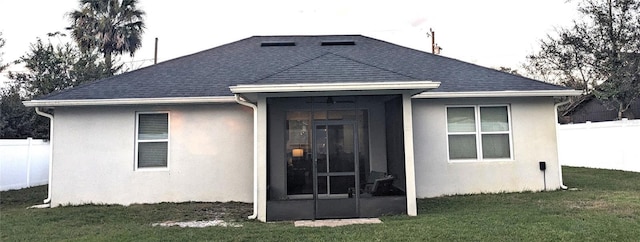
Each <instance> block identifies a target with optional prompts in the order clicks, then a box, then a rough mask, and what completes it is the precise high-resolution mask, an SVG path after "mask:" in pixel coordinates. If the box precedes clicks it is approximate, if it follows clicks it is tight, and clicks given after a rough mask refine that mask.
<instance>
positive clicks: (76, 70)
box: [9, 39, 110, 97]
mask: <svg viewBox="0 0 640 242" xmlns="http://www.w3.org/2000/svg"><path fill="white" fill-rule="evenodd" d="M16 62H17V63H24V64H25V67H26V68H27V69H28V70H29V72H26V73H12V72H10V73H9V78H11V79H14V80H16V81H17V82H18V83H19V85H20V87H22V88H24V90H25V92H26V97H37V96H42V95H46V94H49V93H52V92H55V91H60V90H64V89H67V88H70V87H74V86H77V85H79V84H81V83H83V82H87V81H91V80H96V79H100V78H103V77H107V76H110V71H109V69H108V68H107V67H106V66H105V64H104V63H101V62H100V61H99V59H98V57H97V56H96V54H90V53H81V52H80V51H78V50H77V48H75V47H74V46H73V45H71V44H69V43H66V44H62V45H57V46H54V45H53V44H51V42H48V43H46V44H45V43H43V41H42V40H41V39H38V40H37V41H36V43H34V44H32V45H31V50H30V52H29V53H27V54H26V55H25V56H22V57H20V59H19V60H18V61H16Z"/></svg>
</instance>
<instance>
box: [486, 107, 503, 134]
mask: <svg viewBox="0 0 640 242" xmlns="http://www.w3.org/2000/svg"><path fill="white" fill-rule="evenodd" d="M480 120H481V122H480V125H481V126H482V132H491V131H509V117H508V115H507V107H506V106H503V107H481V108H480Z"/></svg>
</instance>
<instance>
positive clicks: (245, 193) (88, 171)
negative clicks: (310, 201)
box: [51, 104, 253, 206]
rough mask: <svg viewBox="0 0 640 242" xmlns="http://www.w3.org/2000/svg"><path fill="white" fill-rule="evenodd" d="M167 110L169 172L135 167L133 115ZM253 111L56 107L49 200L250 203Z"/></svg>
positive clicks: (57, 202) (194, 107) (233, 107)
mask: <svg viewBox="0 0 640 242" xmlns="http://www.w3.org/2000/svg"><path fill="white" fill-rule="evenodd" d="M147 111H168V112H169V113H170V114H169V115H170V143H169V169H168V170H164V171H144V170H137V171H136V170H135V169H134V166H135V165H134V159H135V156H136V154H135V127H136V121H135V120H136V119H135V117H136V112H147ZM252 122H253V121H252V110H251V109H249V108H246V107H243V106H241V105H238V104H210V105H191V106H187V105H174V106H125V107H73V108H63V107H61V108H56V110H55V122H54V125H55V129H54V130H55V134H54V140H53V142H54V143H53V144H54V154H53V159H54V161H53V163H54V164H53V177H52V183H51V186H52V205H53V206H57V205H60V204H82V203H105V204H124V205H127V204H132V203H156V202H183V201H206V202H214V201H242V202H252V187H253V186H252V182H253V180H252V179H253V175H252V174H253V160H252V159H253V146H252V142H253V136H252V135H253V133H252V132H253V131H252V126H253V125H252Z"/></svg>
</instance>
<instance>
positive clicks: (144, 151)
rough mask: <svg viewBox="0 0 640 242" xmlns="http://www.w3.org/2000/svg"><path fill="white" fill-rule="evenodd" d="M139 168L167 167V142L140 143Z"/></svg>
mask: <svg viewBox="0 0 640 242" xmlns="http://www.w3.org/2000/svg"><path fill="white" fill-rule="evenodd" d="M138 167H139V168H140V167H167V142H140V143H138Z"/></svg>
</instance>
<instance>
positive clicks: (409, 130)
mask: <svg viewBox="0 0 640 242" xmlns="http://www.w3.org/2000/svg"><path fill="white" fill-rule="evenodd" d="M411 109H412V107H411V95H409V94H408V93H404V94H402V127H403V130H404V135H403V136H404V167H405V174H406V179H405V180H406V182H407V184H406V190H407V191H406V192H407V215H409V216H416V215H418V207H417V204H416V172H415V164H414V157H413V154H414V153H413V114H412V110H411Z"/></svg>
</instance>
